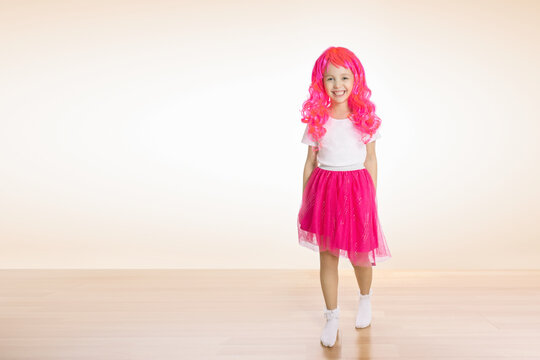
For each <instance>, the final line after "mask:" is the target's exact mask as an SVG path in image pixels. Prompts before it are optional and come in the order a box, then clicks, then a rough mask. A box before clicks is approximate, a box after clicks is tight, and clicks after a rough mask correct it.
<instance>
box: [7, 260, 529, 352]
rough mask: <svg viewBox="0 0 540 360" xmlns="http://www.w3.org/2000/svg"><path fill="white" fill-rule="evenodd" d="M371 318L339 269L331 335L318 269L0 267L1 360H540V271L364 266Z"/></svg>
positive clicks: (351, 277)
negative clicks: (360, 316)
mask: <svg viewBox="0 0 540 360" xmlns="http://www.w3.org/2000/svg"><path fill="white" fill-rule="evenodd" d="M372 288H373V297H372V306H373V321H372V325H371V326H370V327H368V328H365V329H358V330H357V329H355V328H354V319H355V315H356V307H357V287H356V282H355V279H354V272H353V270H352V268H351V269H350V270H349V271H347V270H340V283H339V299H338V303H339V306H340V308H341V309H342V310H341V317H340V337H339V338H338V343H337V344H336V346H335V347H334V348H332V349H328V348H324V347H323V346H322V345H321V344H320V342H319V337H320V333H321V330H322V327H323V325H324V317H323V313H322V310H323V298H322V293H321V290H320V283H319V272H318V270H309V271H306V270H0V360H23V359H24V360H30V359H32V360H49V359H55V360H56V359H65V360H68V359H69V360H79V359H95V360H108V359H111V360H113V359H114V360H123V359H130V360H132V359H133V360H138V359H149V360H150V359H151V360H168V359H175V360H178V359H230V360H233V359H235V360H236V359H246V360H247V359H249V360H257V359H291V360H292V359H294V360H298V359H309V360H314V359H327V358H328V359H430V360H435V359H445V360H450V359H460V360H467V359H482V360H487V359H490V360H495V359H513V360H515V359H531V360H532V359H540V271H441V272H420V271H393V270H384V269H378V268H376V267H375V268H374V279H373V285H372Z"/></svg>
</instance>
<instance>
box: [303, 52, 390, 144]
mask: <svg viewBox="0 0 540 360" xmlns="http://www.w3.org/2000/svg"><path fill="white" fill-rule="evenodd" d="M330 62H331V63H332V64H334V66H336V67H345V68H347V69H349V70H351V72H352V73H353V75H354V84H353V88H352V91H351V94H350V96H349V98H348V100H347V102H348V105H349V108H350V109H351V113H350V114H349V116H348V118H349V119H350V120H351V121H352V122H353V124H354V126H355V127H356V128H357V129H358V130H360V131H361V132H362V133H363V134H366V135H365V136H362V138H361V141H362V142H364V144H367V143H368V142H369V140H370V139H371V137H372V136H373V134H375V132H376V131H377V129H378V128H379V126H380V124H381V119H380V118H379V117H378V116H377V115H376V114H375V104H373V103H372V102H371V101H370V100H369V98H370V97H371V90H370V89H369V88H368V87H367V85H366V77H365V73H364V67H363V66H362V63H360V60H358V57H356V55H355V54H354V53H353V52H352V51H350V50H349V49H346V48H344V47H333V46H332V47H329V48H328V49H326V50H325V51H324V52H323V53H322V54H321V56H319V58H318V59H317V61H316V62H315V66H314V67H313V72H312V74H311V85H310V86H309V94H310V96H309V99H308V100H306V101H305V102H304V104H303V106H302V110H301V113H302V122H303V123H307V124H308V133H309V136H310V137H311V138H312V140H314V141H316V142H317V143H318V145H319V146H316V147H315V150H316V151H319V147H320V145H321V144H320V142H319V140H320V139H321V138H322V137H323V136H324V134H325V133H326V129H325V128H324V127H323V125H324V124H326V122H327V121H328V117H329V109H330V105H331V100H330V97H329V96H328V95H327V94H326V91H325V89H324V82H323V78H324V73H325V72H326V69H327V67H328V64H329V63H330Z"/></svg>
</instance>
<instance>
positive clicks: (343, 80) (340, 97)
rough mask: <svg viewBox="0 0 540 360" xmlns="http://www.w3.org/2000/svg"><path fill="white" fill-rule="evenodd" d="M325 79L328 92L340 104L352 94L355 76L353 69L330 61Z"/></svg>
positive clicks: (325, 87)
mask: <svg viewBox="0 0 540 360" xmlns="http://www.w3.org/2000/svg"><path fill="white" fill-rule="evenodd" d="M323 81H324V89H325V90H326V94H327V95H328V96H329V97H330V99H331V100H332V102H333V103H335V104H338V103H342V102H345V101H347V99H348V98H349V95H351V91H352V88H353V84H354V76H353V73H352V72H351V70H349V69H347V68H344V67H336V66H334V64H332V63H329V64H328V67H327V69H326V72H325V73H324V79H323Z"/></svg>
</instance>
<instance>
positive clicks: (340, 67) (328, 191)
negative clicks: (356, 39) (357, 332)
mask: <svg viewBox="0 0 540 360" xmlns="http://www.w3.org/2000/svg"><path fill="white" fill-rule="evenodd" d="M311 81H312V82H311V86H310V87H309V93H310V97H309V99H308V100H307V101H306V102H304V104H303V109H302V122H303V123H306V124H307V125H306V129H305V132H304V136H303V138H302V143H304V144H307V145H309V147H308V154H307V159H306V163H305V166H304V181H303V194H302V204H301V206H300V211H299V213H298V219H297V226H298V239H299V243H300V245H302V246H305V247H308V248H310V249H312V250H315V251H317V250H318V251H319V257H320V281H321V287H322V292H323V297H324V302H325V307H324V316H325V318H326V325H325V327H324V329H323V333H322V335H321V343H322V344H323V345H324V346H330V347H331V346H334V344H335V342H336V339H337V333H338V319H339V313H340V309H339V306H338V305H337V289H338V270H337V269H338V261H339V258H340V256H341V257H347V258H349V260H350V262H351V264H352V265H353V267H354V272H355V275H356V280H357V283H358V286H359V290H358V293H359V306H358V312H357V315H356V325H355V327H356V328H364V327H367V326H368V325H370V323H371V295H372V290H371V281H372V274H373V273H372V267H371V266H372V265H376V261H377V260H378V261H383V260H386V259H389V258H390V257H391V254H390V250H389V249H388V246H387V244H386V239H385V236H384V234H383V231H382V228H381V225H380V224H379V218H378V214H377V198H376V188H377V158H376V155H375V140H377V139H378V138H380V137H381V134H380V132H379V130H378V129H379V127H380V124H381V120H380V118H379V117H378V116H377V115H375V105H374V104H373V103H372V102H371V101H370V100H369V98H370V96H371V90H369V88H368V87H367V85H366V79H365V74H364V68H363V66H362V64H361V63H360V60H358V58H357V57H356V55H355V54H354V53H352V52H351V51H350V50H348V49H346V48H343V47H330V48H328V49H326V50H325V51H324V52H323V53H322V55H321V56H320V57H319V58H318V59H317V61H316V62H315V66H314V68H313V72H312V76H311Z"/></svg>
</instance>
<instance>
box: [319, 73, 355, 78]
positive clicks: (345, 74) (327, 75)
mask: <svg viewBox="0 0 540 360" xmlns="http://www.w3.org/2000/svg"><path fill="white" fill-rule="evenodd" d="M341 75H350V74H349V73H341ZM327 76H334V75H324V77H327Z"/></svg>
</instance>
